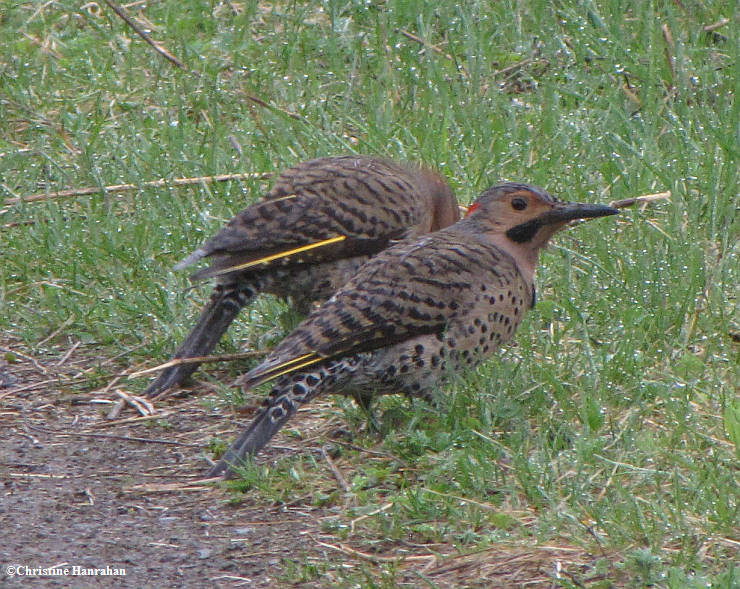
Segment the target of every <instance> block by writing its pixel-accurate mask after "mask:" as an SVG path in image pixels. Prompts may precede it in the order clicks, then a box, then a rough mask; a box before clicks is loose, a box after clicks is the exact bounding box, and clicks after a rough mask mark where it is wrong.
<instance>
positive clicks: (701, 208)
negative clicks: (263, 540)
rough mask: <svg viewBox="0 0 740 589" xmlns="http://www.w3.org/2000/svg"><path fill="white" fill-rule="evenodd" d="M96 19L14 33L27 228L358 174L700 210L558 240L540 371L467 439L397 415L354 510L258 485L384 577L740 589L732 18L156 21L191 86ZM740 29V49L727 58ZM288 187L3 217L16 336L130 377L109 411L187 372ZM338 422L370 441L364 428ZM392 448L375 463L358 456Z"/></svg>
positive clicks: (739, 321) (337, 12)
mask: <svg viewBox="0 0 740 589" xmlns="http://www.w3.org/2000/svg"><path fill="white" fill-rule="evenodd" d="M80 4H81V3H78V2H71V1H68V0H61V1H58V2H54V3H39V2H34V3H31V2H12V3H6V4H5V5H4V6H3V7H2V8H0V36H2V38H3V39H4V40H5V41H4V42H3V43H2V45H1V46H0V112H2V113H3V122H2V135H1V136H0V153H1V154H2V155H0V183H1V187H2V190H1V191H0V196H2V198H3V199H10V198H13V197H17V196H25V195H30V194H33V193H36V192H39V191H49V192H52V191H55V190H60V189H66V188H73V187H80V186H104V185H110V184H118V183H124V182H125V183H134V184H137V183H143V182H146V181H148V180H154V179H158V178H177V177H192V176H200V175H211V174H222V173H230V172H251V171H255V172H268V171H275V170H279V169H280V168H282V167H284V166H286V165H289V164H292V163H295V162H297V161H299V160H302V159H307V158H310V157H315V156H320V155H328V154H338V153H346V152H358V153H371V154H380V155H384V156H390V157H393V158H399V159H409V160H423V161H426V162H428V163H430V164H433V165H435V166H437V167H438V168H439V169H441V170H442V172H443V173H444V174H445V175H446V176H447V177H448V178H449V179H450V182H451V183H452V184H453V186H454V187H455V188H456V190H457V191H458V193H459V194H460V198H461V200H463V201H464V202H469V201H470V200H471V199H472V198H474V196H475V195H476V194H477V193H478V192H479V191H481V190H482V189H483V188H485V187H487V186H488V185H490V184H492V183H493V182H495V181H498V180H499V179H511V180H525V181H529V182H532V183H535V184H539V185H542V186H545V187H546V188H548V189H549V190H550V191H552V192H554V193H556V194H558V195H560V196H561V197H563V198H566V199H573V200H589V201H599V202H607V201H609V200H611V199H619V198H625V197H629V196H635V195H638V194H644V193H652V192H659V191H665V190H670V191H671V192H672V200H671V202H670V203H666V202H661V203H658V204H655V205H654V206H651V207H650V208H648V209H646V210H638V209H634V210H626V211H624V213H623V214H622V215H621V216H620V218H619V219H618V220H617V221H616V222H615V221H614V220H612V219H602V220H599V221H593V222H590V223H587V224H584V225H582V226H580V227H578V228H575V229H573V230H571V231H569V232H568V233H567V234H562V235H560V236H559V237H558V238H556V244H555V245H554V247H551V248H550V249H549V250H548V252H546V253H545V254H544V255H543V258H542V264H541V267H540V269H539V272H538V284H539V293H540V296H539V298H540V303H539V304H538V306H537V307H536V309H535V310H534V311H533V312H532V313H530V314H529V316H528V318H527V319H526V321H525V324H524V325H522V327H521V328H520V330H519V333H518V336H517V345H516V346H511V347H510V348H509V349H508V350H507V351H506V352H505V353H503V354H502V355H501V356H499V357H497V358H495V359H493V360H491V361H490V362H488V363H487V364H486V365H485V366H482V367H481V368H480V369H478V370H477V371H476V372H475V373H472V374H468V375H465V377H464V378H462V379H460V380H459V381H458V382H457V383H456V384H455V385H454V386H452V387H451V388H450V393H449V395H447V396H446V398H447V404H446V406H445V409H444V410H438V409H433V408H431V407H429V406H427V405H426V404H424V403H414V404H412V405H409V404H407V403H406V402H405V401H403V400H400V399H388V400H384V409H385V410H386V412H387V413H386V414H387V415H393V416H394V417H395V420H394V424H395V425H394V427H393V428H390V429H393V431H392V432H391V433H389V434H388V435H387V436H386V437H385V438H384V439H383V441H382V443H381V445H380V446H379V447H378V448H377V449H378V450H379V451H381V452H382V453H383V454H382V455H378V456H375V457H371V458H370V459H368V456H367V455H365V454H363V453H361V452H358V451H357V450H353V449H351V448H347V447H343V446H338V448H339V449H340V450H339V452H340V456H339V457H338V459H341V460H342V461H343V470H344V472H345V473H346V475H347V477H348V482H349V485H350V488H351V493H350V495H351V497H350V498H348V497H347V496H346V495H345V494H343V493H339V492H337V491H336V481H335V480H334V479H333V478H332V475H331V473H330V472H328V471H327V469H326V465H325V464H324V463H323V462H322V461H320V460H316V459H314V458H313V457H311V456H310V455H304V456H299V457H290V458H285V459H283V460H281V461H279V462H278V463H277V464H275V465H270V466H267V465H261V466H254V467H252V468H253V469H255V470H253V471H251V474H250V473H248V476H247V478H246V480H245V481H244V482H243V483H242V488H243V489H248V491H247V494H246V495H245V496H244V497H243V498H241V499H243V500H245V501H252V502H257V503H260V502H262V503H269V502H272V501H290V500H291V498H293V497H296V496H299V497H301V498H302V500H303V501H306V502H308V503H310V504H313V505H322V506H323V505H329V506H335V507H337V510H336V511H337V515H336V518H335V519H333V520H331V521H327V523H326V529H325V531H326V532H327V533H328V534H330V535H332V536H333V537H335V538H336V542H337V543H339V542H342V541H345V540H351V541H352V542H353V545H354V546H356V547H358V548H357V549H358V550H361V551H364V552H373V551H377V552H380V553H392V551H393V549H394V547H397V546H399V545H403V543H404V542H406V543H409V542H411V543H415V544H429V543H438V544H440V545H443V546H447V547H449V548H450V549H452V548H454V549H455V550H458V549H459V550H462V551H475V550H476V549H482V548H484V547H486V546H495V545H497V544H499V543H501V544H507V545H509V544H522V545H537V544H548V543H550V544H552V543H558V542H561V541H567V542H568V543H570V544H572V545H575V546H579V547H583V548H585V549H587V550H589V551H591V552H594V553H599V554H603V555H604V562H605V563H608V566H607V567H606V569H605V571H606V572H605V573H603V575H602V577H601V580H599V581H598V582H596V581H593V584H592V585H591V586H604V587H606V586H610V583H614V584H623V585H627V586H634V587H640V586H648V585H650V586H659V587H676V588H677V587H699V586H702V587H705V586H712V587H738V586H740V569H738V568H737V567H738V564H737V563H738V562H739V561H740V559H738V546H740V545H739V544H738V542H740V533H739V532H738V529H739V522H740V511H739V510H740V508H739V502H738V496H739V495H740V486H739V483H738V480H740V475H739V470H740V469H739V468H738V464H739V462H740V404H739V402H738V395H739V394H740V370H739V369H738V366H739V365H740V344H738V333H740V301H739V299H738V285H739V284H740V245H739V241H740V220H739V219H738V210H739V209H738V207H739V206H740V204H739V203H740V198H739V195H738V160H739V159H740V158H739V157H738V156H739V155H740V145H739V142H738V139H739V137H740V116H739V109H738V105H737V103H736V102H735V98H734V97H735V94H736V93H737V91H738V89H739V86H740V82H739V80H740V76H739V75H738V73H739V72H738V68H739V67H740V65H739V64H740V60H739V59H738V58H739V57H740V56H739V55H738V53H739V51H738V47H740V43H739V41H738V38H737V30H738V29H737V19H738V17H739V14H738V12H737V8H734V7H733V4H732V3H731V2H723V1H720V0H706V1H704V2H694V1H691V0H689V1H688V2H687V1H684V2H680V3H679V2H672V1H668V0H664V1H658V0H653V1H652V2H647V1H646V2H640V1H635V0H632V1H629V0H602V1H595V0H593V1H592V0H582V1H575V0H566V1H560V2H553V3H540V2H514V1H509V2H497V1H496V2H494V1H489V2H467V3H463V5H461V6H456V5H454V4H453V3H426V2H420V1H418V0H389V1H388V2H379V3H371V2H353V1H351V0H345V1H343V2H336V1H332V0H327V1H325V2H319V1H308V2H286V3H279V4H275V5H274V6H272V8H269V3H259V4H258V3H255V2H243V3H232V4H233V5H235V6H238V7H240V8H241V10H240V12H239V14H238V15H234V14H233V12H232V11H231V10H230V8H229V7H228V6H227V4H222V3H217V2H204V1H200V2H198V1H196V0H185V1H178V2H175V1H171V0H163V1H161V2H152V3H150V4H148V5H146V7H145V8H144V9H140V8H138V9H137V8H132V9H131V11H132V13H133V14H134V15H137V16H139V17H141V18H145V19H147V20H148V21H149V22H150V23H151V24H150V25H149V27H150V28H151V34H152V36H153V37H154V38H155V39H157V40H158V41H160V42H162V43H163V45H164V46H165V47H167V48H168V49H169V50H170V51H171V52H172V53H174V54H175V55H177V56H178V57H179V58H180V59H181V60H183V61H184V62H185V63H186V64H187V65H188V67H189V68H190V69H191V71H188V72H185V71H181V70H178V69H176V68H174V67H172V66H171V65H170V64H169V63H168V62H166V61H165V60H163V59H162V58H161V57H159V56H158V55H157V54H156V53H155V52H154V51H153V50H152V49H151V48H150V47H149V46H147V45H146V44H144V43H143V42H142V41H141V39H139V38H138V37H137V36H135V35H134V34H133V32H132V31H131V29H129V28H128V27H127V26H126V25H124V24H123V22H122V21H121V20H120V19H118V18H117V17H115V16H114V15H113V14H112V13H111V12H110V11H109V10H108V9H107V8H106V9H105V10H104V11H103V14H102V15H96V14H93V13H89V12H86V11H81V9H80V8H79V6H80ZM101 6H104V5H103V4H101ZM733 10H734V11H735V12H733ZM723 17H726V18H730V19H734V20H733V21H732V22H731V23H730V24H729V25H727V26H724V27H722V28H720V29H718V30H717V32H716V34H706V33H705V32H703V27H704V26H705V25H708V24H711V23H714V22H716V21H718V20H719V19H720V18H723ZM663 25H666V26H667V27H669V29H670V31H671V33H672V38H673V41H674V46H673V47H672V48H670V49H668V50H667V45H666V41H665V38H664V35H663V32H662V31H661V26H663ZM401 30H405V31H409V32H411V33H413V34H415V35H418V36H419V37H421V38H422V39H424V40H425V41H426V42H427V43H429V44H432V45H435V46H437V47H439V48H440V49H441V50H442V52H443V53H444V54H447V55H449V56H450V58H449V59H448V58H447V57H445V55H440V54H439V53H437V52H435V51H432V50H431V49H429V48H427V49H425V48H424V47H422V46H421V45H420V44H418V43H415V42H413V41H410V40H409V39H407V38H406V37H404V36H403V35H402V34H401V32H400V31H401ZM669 56H670V58H671V61H669V59H668V57H669ZM523 60H530V61H523ZM517 63H520V65H521V67H519V68H513V69H510V70H507V69H506V68H508V67H509V66H514V65H516V64H517ZM249 96H256V97H259V98H260V99H262V100H264V101H266V102H267V103H269V104H270V105H272V108H264V107H262V106H258V105H257V104H255V103H254V102H252V101H250V100H249V98H248V97H249ZM286 113H293V114H295V115H296V117H292V116H289V114H286ZM235 144H238V146H240V149H236V147H235ZM264 187H265V185H264V184H263V183H261V182H258V181H253V182H249V181H248V182H241V183H237V182H230V183H223V184H217V185H208V186H204V185H197V186H195V187H189V188H158V189H147V190H140V191H133V192H127V193H124V194H106V195H101V194H98V195H93V196H81V197H74V198H68V199H61V200H49V201H46V202H37V203H21V204H15V205H8V206H2V204H0V225H2V231H0V260H1V263H0V330H2V331H3V332H5V333H8V334H11V335H13V336H16V337H19V338H21V339H22V340H23V341H24V342H25V345H26V346H27V347H28V349H30V350H32V351H33V352H35V353H42V352H44V347H45V346H47V347H48V346H52V345H55V344H59V342H60V341H62V342H63V341H66V340H65V338H68V340H69V341H70V342H77V341H81V342H83V344H85V346H86V347H88V349H94V350H96V354H97V355H98V356H100V357H101V358H105V357H113V356H116V355H119V354H125V356H124V357H125V360H121V361H119V362H118V364H117V365H115V364H114V365H108V366H107V367H106V368H104V369H101V370H104V373H103V374H101V375H99V378H100V379H104V378H105V377H106V376H108V377H110V376H111V375H112V374H113V373H114V372H115V371H116V370H117V369H119V368H120V367H121V362H123V363H124V364H123V365H127V364H133V363H135V362H142V361H144V360H147V359H149V360H152V361H153V360H155V359H164V358H165V357H166V356H167V354H168V353H169V352H170V351H171V349H172V347H173V342H174V341H175V340H180V339H181V338H182V337H183V336H184V334H185V333H186V330H187V329H188V327H189V326H190V324H191V320H192V317H193V316H194V314H195V311H196V306H197V303H198V302H199V301H202V300H203V298H204V296H205V292H206V290H205V289H203V288H200V289H197V290H195V291H187V292H186V291H185V288H186V287H187V281H186V278H185V276H183V274H182V273H173V272H172V271H171V267H172V265H173V263H174V262H175V261H177V260H179V259H180V258H181V257H183V255H184V254H186V253H187V252H189V251H191V250H192V249H193V248H194V247H195V246H196V245H197V244H199V243H200V242H201V241H202V240H203V239H204V238H205V237H207V236H208V235H210V234H211V233H212V232H213V231H214V230H216V229H217V228H218V227H219V226H220V225H221V224H222V222H223V221H224V220H226V219H228V218H229V217H230V216H231V215H232V214H233V213H234V212H236V211H237V210H238V209H239V208H241V207H242V206H244V205H245V204H246V203H248V202H250V201H251V200H253V199H254V198H256V197H257V196H258V195H259V194H260V191H261V190H263V189H264ZM28 222H30V223H28ZM282 311H283V308H282V307H280V306H279V305H276V304H275V303H274V302H272V301H262V302H260V303H258V304H257V305H256V306H255V307H254V308H253V309H252V310H251V311H250V312H249V313H245V314H244V317H245V320H244V321H242V322H241V324H240V326H239V327H238V328H236V329H234V330H232V333H231V334H230V337H229V339H228V340H227V341H226V342H225V344H224V345H225V346H226V347H231V348H234V347H240V346H242V345H248V346H249V347H254V346H260V345H267V344H268V343H270V342H274V341H275V339H276V338H277V337H279V335H280V334H281V333H283V331H282V329H281V327H280V326H279V323H278V319H279V317H280V314H281V313H282ZM276 325H278V327H276ZM60 327H62V329H61V331H60V332H59V335H58V336H57V338H56V339H54V340H51V341H49V342H48V343H46V344H44V346H39V344H38V342H40V341H42V340H43V339H44V338H46V337H47V336H48V335H49V334H50V333H52V332H53V331H55V330H57V329H59V328H60ZM245 341H246V342H247V343H246V344H245V343H244V342H245ZM105 371H107V374H106V373H105ZM144 385H145V383H144V382H143V381H142V382H140V383H138V386H141V387H142V388H143V386H144ZM336 407H337V408H338V411H339V415H340V417H341V419H342V420H345V421H346V422H347V423H350V424H359V423H361V420H362V415H361V414H360V413H359V412H358V411H357V410H356V409H354V408H352V407H351V406H350V405H349V404H346V403H345V402H344V401H337V404H336ZM377 443H378V440H377V438H374V437H372V436H369V435H364V434H361V435H360V437H359V438H357V439H355V440H354V442H353V444H354V445H356V446H361V447H363V446H364V447H367V448H375V447H376V445H377ZM250 477H251V478H250ZM236 497H237V499H239V498H240V497H241V496H240V495H236ZM241 499H240V500H241ZM363 515H364V516H366V517H364V518H362V519H361V521H359V522H358V523H357V525H356V526H355V527H354V528H350V525H349V522H351V521H352V520H354V519H356V518H359V517H361V516H363ZM329 556H330V557H332V558H328V559H327V560H326V561H324V562H322V563H320V565H317V564H316V563H315V562H309V561H306V563H303V564H302V563H301V562H292V563H286V564H285V567H284V575H285V578H286V579H287V580H293V581H296V582H297V581H300V580H304V581H305V580H310V579H314V580H315V579H318V578H322V577H321V576H322V575H329V576H328V577H323V578H324V579H326V578H330V579H334V582H335V584H336V585H337V586H350V585H353V584H354V585H358V584H368V583H372V584H374V585H375V586H387V587H392V586H394V584H396V583H398V582H400V580H401V579H402V572H401V570H400V569H399V568H398V566H397V565H396V564H393V563H388V562H385V561H380V562H376V563H370V562H366V563H364V565H363V566H362V567H360V568H351V569H347V568H343V567H341V566H340V563H341V558H340V557H339V556H338V555H336V554H330V555H329ZM342 558H346V557H342ZM560 582H561V583H562V586H564V587H571V586H573V587H575V586H579V585H578V584H577V583H576V581H574V580H568V579H565V578H563V579H561V581H560ZM578 582H579V583H588V582H590V581H589V579H588V578H584V579H581V580H580V581H578ZM580 586H583V585H580Z"/></svg>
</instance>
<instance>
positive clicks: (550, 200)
mask: <svg viewBox="0 0 740 589" xmlns="http://www.w3.org/2000/svg"><path fill="white" fill-rule="evenodd" d="M618 212H619V211H618V210H617V209H614V208H612V207H608V206H605V205H598V204H590V203H579V202H564V201H560V200H558V199H557V198H555V197H554V196H552V195H551V194H548V193H547V192H546V191H545V190H543V189H542V188H537V187H536V186H529V185H527V184H517V183H513V182H507V183H504V184H498V185H496V186H493V187H491V188H489V189H488V190H486V191H485V192H484V193H483V194H481V195H480V196H479V197H478V199H477V200H476V201H475V202H474V203H473V204H472V205H470V207H469V209H468V213H467V216H466V218H467V219H469V221H468V223H470V224H472V225H474V226H475V227H476V228H477V229H478V231H481V232H483V233H485V234H486V235H487V236H488V237H489V238H490V239H492V240H493V241H494V243H496V245H498V246H499V247H501V248H502V249H504V250H506V251H507V252H509V253H510V254H511V255H512V256H513V257H514V259H515V260H517V263H519V265H520V268H521V269H522V270H525V271H526V273H527V274H534V267H535V265H536V263H537V255H538V252H539V250H540V249H541V248H543V247H544V246H545V245H547V242H548V240H549V239H550V238H551V237H552V236H553V235H554V234H555V233H557V232H558V231H560V230H561V229H562V228H564V227H565V226H566V225H567V224H568V223H569V222H570V221H573V220H575V219H592V218H596V217H604V216H607V215H616V214H617V213H618Z"/></svg>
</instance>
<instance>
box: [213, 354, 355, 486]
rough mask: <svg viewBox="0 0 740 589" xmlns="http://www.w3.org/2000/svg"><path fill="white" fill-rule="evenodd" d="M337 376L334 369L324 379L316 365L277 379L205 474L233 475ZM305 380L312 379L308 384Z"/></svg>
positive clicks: (323, 368)
mask: <svg viewBox="0 0 740 589" xmlns="http://www.w3.org/2000/svg"><path fill="white" fill-rule="evenodd" d="M341 377H342V375H340V374H338V373H337V372H336V371H334V373H333V374H332V376H331V377H330V378H327V371H326V367H321V366H320V367H318V368H316V370H315V371H312V372H298V373H294V374H289V375H285V376H282V377H280V378H278V379H277V380H276V381H275V385H274V386H273V387H272V390H271V391H270V396H269V397H267V400H266V401H265V404H264V405H263V407H262V408H261V409H260V411H259V413H258V414H257V416H256V417H255V418H254V420H253V421H252V423H250V424H249V425H248V426H247V429H246V430H244V432H243V433H242V434H241V435H240V436H239V437H238V438H237V439H236V440H235V441H234V443H233V444H232V445H231V447H230V448H229V449H228V450H227V451H226V454H224V455H223V457H222V458H221V460H220V461H219V463H218V464H216V466H214V467H213V468H212V469H211V470H210V471H209V473H208V476H209V477H218V476H223V477H224V478H227V479H230V478H233V477H234V475H235V473H234V469H235V468H237V467H238V466H239V465H240V464H241V463H242V462H243V461H244V459H245V458H246V457H247V456H249V455H252V456H253V455H255V454H257V452H259V451H260V450H261V449H262V448H264V447H265V446H266V445H267V443H268V442H269V441H270V440H271V439H272V437H273V436H274V435H275V434H276V433H277V432H278V431H279V430H280V428H281V427H283V426H284V425H285V423H286V422H287V421H288V420H289V419H290V418H291V417H293V416H294V415H295V414H296V412H297V411H298V408H299V407H300V406H301V405H303V404H305V403H308V402H309V401H311V400H312V399H314V398H316V397H317V396H318V395H319V394H321V393H322V392H324V391H325V390H327V387H331V386H333V384H335V383H336V381H337V378H341ZM309 380H311V381H315V382H314V383H313V384H311V385H309V384H308V381H309Z"/></svg>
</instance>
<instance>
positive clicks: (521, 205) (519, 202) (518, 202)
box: [511, 198, 527, 211]
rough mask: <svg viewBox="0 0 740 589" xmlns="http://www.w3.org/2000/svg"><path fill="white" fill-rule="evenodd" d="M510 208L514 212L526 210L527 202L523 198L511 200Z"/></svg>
mask: <svg viewBox="0 0 740 589" xmlns="http://www.w3.org/2000/svg"><path fill="white" fill-rule="evenodd" d="M511 206H512V207H513V208H514V210H516V211H523V210H524V209H526V208H527V201H526V200H524V199H523V198H512V199H511Z"/></svg>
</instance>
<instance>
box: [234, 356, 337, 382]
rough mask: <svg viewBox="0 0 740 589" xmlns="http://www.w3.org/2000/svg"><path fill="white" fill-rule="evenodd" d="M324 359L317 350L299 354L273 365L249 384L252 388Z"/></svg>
mask: <svg viewBox="0 0 740 589" xmlns="http://www.w3.org/2000/svg"><path fill="white" fill-rule="evenodd" d="M322 360H325V358H323V357H322V356H319V355H318V354H317V353H316V352H309V353H308V354H303V356H298V357H297V358H293V359H291V360H287V361H286V362H282V363H280V364H278V365H277V366H273V367H272V368H270V369H269V370H267V371H266V372H265V373H264V374H261V375H259V376H258V377H257V379H256V380H254V381H252V382H250V383H249V386H250V388H251V387H256V386H259V385H261V384H263V383H265V382H268V381H270V380H274V379H276V378H278V377H280V376H283V375H284V374H289V373H291V372H295V371H296V370H300V369H301V368H305V367H306V366H311V365H312V364H316V363H318V362H321V361H322Z"/></svg>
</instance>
